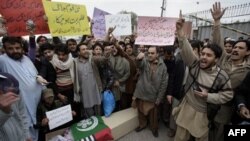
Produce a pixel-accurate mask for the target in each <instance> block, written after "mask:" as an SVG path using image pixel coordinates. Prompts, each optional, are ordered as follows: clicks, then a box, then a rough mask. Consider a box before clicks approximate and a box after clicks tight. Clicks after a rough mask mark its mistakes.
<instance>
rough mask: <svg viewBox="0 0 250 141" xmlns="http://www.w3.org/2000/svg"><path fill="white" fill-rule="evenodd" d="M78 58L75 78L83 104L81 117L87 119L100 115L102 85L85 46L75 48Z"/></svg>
mask: <svg viewBox="0 0 250 141" xmlns="http://www.w3.org/2000/svg"><path fill="white" fill-rule="evenodd" d="M77 50H78V53H79V57H78V58H77V59H76V61H75V62H76V74H77V75H76V76H77V77H78V79H76V80H78V86H77V89H78V91H79V92H78V94H79V95H80V100H81V102H82V103H83V107H84V112H83V116H84V117H86V118H88V117H90V116H93V115H101V106H100V105H101V91H102V83H101V79H100V75H99V72H98V68H97V66H96V64H95V62H94V61H93V60H92V56H91V57H90V52H89V50H88V47H87V45H85V44H80V45H78V46H77Z"/></svg>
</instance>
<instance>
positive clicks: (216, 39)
mask: <svg viewBox="0 0 250 141" xmlns="http://www.w3.org/2000/svg"><path fill="white" fill-rule="evenodd" d="M210 11H211V14H212V17H213V19H214V25H213V27H212V42H213V43H215V44H218V45H219V46H220V47H221V49H222V51H223V53H222V56H221V58H220V60H222V59H223V58H224V57H225V56H226V51H225V50H224V41H223V37H222V36H221V22H220V19H221V17H222V16H223V15H224V13H225V11H226V9H223V10H222V9H221V6H220V2H218V3H217V2H216V3H215V4H213V9H210Z"/></svg>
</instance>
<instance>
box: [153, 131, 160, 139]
mask: <svg viewBox="0 0 250 141" xmlns="http://www.w3.org/2000/svg"><path fill="white" fill-rule="evenodd" d="M152 134H153V136H154V137H156V138H157V137H158V136H159V133H158V130H156V131H152Z"/></svg>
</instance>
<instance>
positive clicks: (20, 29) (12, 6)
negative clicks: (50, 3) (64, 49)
mask: <svg viewBox="0 0 250 141" xmlns="http://www.w3.org/2000/svg"><path fill="white" fill-rule="evenodd" d="M0 14H2V15H3V17H4V18H5V19H6V22H7V24H6V26H7V28H8V35H10V36H22V35H27V34H28V32H27V30H26V22H27V21H28V20H29V19H31V20H33V21H34V23H35V25H36V31H35V34H43V33H49V28H48V25H47V23H46V21H45V20H44V18H43V16H44V9H43V5H42V0H25V1H24V0H1V1H0Z"/></svg>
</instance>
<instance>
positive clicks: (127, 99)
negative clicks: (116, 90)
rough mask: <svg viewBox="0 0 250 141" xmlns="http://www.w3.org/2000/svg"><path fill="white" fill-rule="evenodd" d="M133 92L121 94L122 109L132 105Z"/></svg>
mask: <svg viewBox="0 0 250 141" xmlns="http://www.w3.org/2000/svg"><path fill="white" fill-rule="evenodd" d="M131 103H132V94H129V93H122V95H121V110H123V109H127V108H130V107H131Z"/></svg>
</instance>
